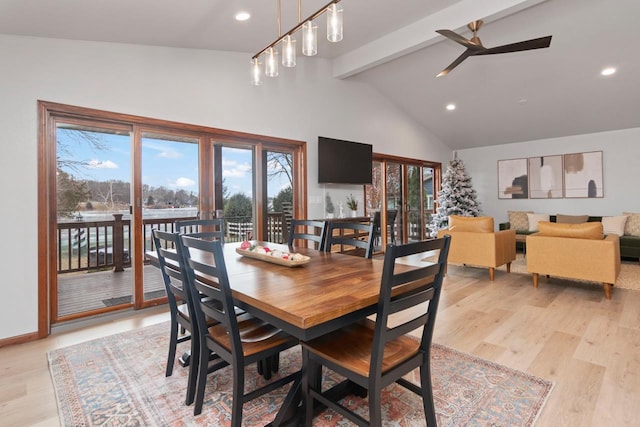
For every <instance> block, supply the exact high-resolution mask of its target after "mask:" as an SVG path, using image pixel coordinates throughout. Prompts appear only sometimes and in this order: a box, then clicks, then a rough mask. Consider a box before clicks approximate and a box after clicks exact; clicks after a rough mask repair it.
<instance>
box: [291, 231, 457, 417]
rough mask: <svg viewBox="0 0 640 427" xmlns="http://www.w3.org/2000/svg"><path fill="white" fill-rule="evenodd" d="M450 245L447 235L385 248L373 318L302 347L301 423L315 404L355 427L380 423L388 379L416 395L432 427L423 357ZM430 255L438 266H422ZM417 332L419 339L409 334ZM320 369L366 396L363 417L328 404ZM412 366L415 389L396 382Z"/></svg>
mask: <svg viewBox="0 0 640 427" xmlns="http://www.w3.org/2000/svg"><path fill="white" fill-rule="evenodd" d="M449 245H450V237H449V236H444V237H443V238H440V239H433V240H425V241H420V242H413V243H407V244H404V245H398V246H396V245H387V248H386V252H385V257H384V266H383V268H382V279H381V283H380V296H379V298H378V304H377V310H376V317H375V321H373V320H369V319H365V320H363V321H360V322H357V323H354V324H352V325H350V326H347V327H345V328H342V329H339V330H337V331H334V332H330V333H328V334H326V335H323V336H321V337H319V338H316V339H313V340H310V341H305V342H302V343H301V344H302V360H303V366H305V369H306V371H305V372H306V373H305V375H304V376H303V379H302V389H303V394H304V398H303V399H304V402H305V403H304V406H305V416H306V418H305V422H306V425H307V426H311V423H312V420H313V412H314V401H319V402H320V403H322V404H323V405H325V406H327V407H328V408H331V409H333V410H335V411H336V412H338V413H339V414H341V415H343V416H345V417H346V418H348V419H349V420H351V421H352V422H354V423H356V424H357V425H359V426H376V427H379V426H381V425H382V408H383V407H384V405H383V402H382V401H381V394H382V389H383V388H384V387H386V386H388V385H390V384H392V383H394V382H396V383H398V384H399V385H401V386H403V387H405V388H407V389H409V390H410V391H412V392H414V393H416V394H418V395H420V396H421V397H422V402H423V408H424V413H425V417H426V420H427V425H428V426H429V427H434V426H436V415H435V408H434V404H433V393H432V389H431V366H430V360H431V359H430V352H431V341H432V338H433V327H434V325H435V320H436V313H437V311H438V302H439V300H440V292H441V288H442V281H443V277H444V272H445V266H446V265H447V257H448V254H449ZM436 250H438V251H439V255H438V259H437V262H435V263H432V262H425V261H422V260H423V259H424V256H425V254H426V253H427V252H430V251H436ZM425 303H427V304H426V305H425ZM392 315H393V317H392ZM391 319H393V320H392V321H390V320H391ZM420 328H422V332H421V334H420V335H419V336H420V338H418V337H417V336H414V335H412V334H410V333H411V332H412V331H416V330H419V329H420ZM323 366H324V367H327V368H329V369H331V370H332V371H334V372H336V373H338V374H340V375H342V376H343V377H345V378H346V379H347V380H349V381H351V382H353V383H355V384H356V385H357V386H359V387H361V388H363V389H366V390H367V391H368V399H369V420H366V419H365V418H364V417H362V416H360V415H358V414H356V413H354V412H353V411H351V410H349V409H348V408H346V407H345V406H344V405H342V404H341V403H339V401H338V400H334V399H332V395H331V389H329V390H325V391H322V381H321V378H322V375H321V373H322V367H323ZM418 367H419V368H420V385H419V386H418V385H416V384H414V383H412V382H410V381H408V380H406V379H404V378H402V377H403V376H404V375H406V374H408V373H409V372H411V371H413V370H414V369H416V368H418Z"/></svg>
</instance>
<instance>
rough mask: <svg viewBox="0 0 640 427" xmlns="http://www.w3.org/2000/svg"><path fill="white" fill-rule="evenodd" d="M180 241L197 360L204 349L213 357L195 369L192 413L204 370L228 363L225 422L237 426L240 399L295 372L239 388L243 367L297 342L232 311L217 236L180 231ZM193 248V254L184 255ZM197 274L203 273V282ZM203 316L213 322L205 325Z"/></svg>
mask: <svg viewBox="0 0 640 427" xmlns="http://www.w3.org/2000/svg"><path fill="white" fill-rule="evenodd" d="M181 243H182V244H183V245H184V246H183V249H184V250H183V251H182V252H183V255H184V257H185V264H186V265H187V269H186V276H187V289H188V290H189V293H190V295H191V298H192V299H193V301H196V302H197V304H195V306H196V307H195V310H194V317H195V318H196V320H197V324H198V337H199V348H200V355H199V357H198V359H199V360H205V359H206V358H207V356H208V354H209V352H214V353H215V355H216V356H217V357H219V359H216V360H213V361H212V364H211V365H210V366H208V367H207V366H206V364H201V365H200V368H199V369H198V381H197V389H196V396H195V405H194V414H195V415H198V414H199V413H201V412H202V404H203V401H204V391H205V385H206V381H207V374H208V373H212V372H215V371H217V370H219V369H221V368H223V367H225V366H227V365H231V366H232V368H233V369H232V372H233V402H232V405H231V425H232V426H233V427H239V426H240V425H241V424H242V407H243V405H244V403H245V402H247V401H249V400H253V399H255V398H257V397H259V396H262V395H263V394H265V393H268V392H270V391H272V390H275V389H276V388H279V387H281V386H283V385H285V384H288V383H290V382H294V381H295V382H299V381H300V372H295V373H293V374H290V375H287V376H285V377H281V378H277V379H275V380H273V381H272V382H270V383H268V384H266V385H264V386H262V387H259V388H257V389H255V390H252V391H250V392H248V393H245V391H244V387H245V380H244V367H245V366H247V365H249V364H252V363H257V362H259V361H260V360H269V359H272V358H273V357H275V356H276V355H278V354H279V353H280V352H281V351H283V350H286V349H288V348H290V347H293V346H295V345H297V344H298V340H297V339H296V338H294V337H292V336H290V335H288V334H286V333H284V332H283V331H281V330H280V329H277V328H275V327H274V326H272V325H270V324H269V323H267V322H264V321H262V320H260V319H257V318H255V317H252V316H251V315H249V314H248V313H243V314H241V315H238V316H237V315H236V313H235V308H234V304H233V299H232V296H231V287H230V285H229V278H228V276H227V269H226V266H225V262H224V257H223V253H222V245H221V243H220V242H219V241H207V240H203V239H198V238H194V237H190V236H182V237H181ZM194 249H195V250H197V251H198V259H195V258H192V257H191V256H190V253H191V252H193V250H194ZM205 257H208V258H207V261H206V262H205V261H200V259H204V258H205ZM203 278H206V281H205V279H203ZM200 294H202V295H205V296H206V297H207V299H202V298H199V295H200ZM207 317H209V318H211V319H215V320H217V321H218V322H219V323H218V324H217V325H215V326H213V327H209V328H207V326H206V318H207ZM295 385H296V384H294V386H295ZM295 388H296V387H292V388H291V391H290V392H289V393H290V394H291V393H293V390H294V389H295ZM288 399H290V397H289V398H288Z"/></svg>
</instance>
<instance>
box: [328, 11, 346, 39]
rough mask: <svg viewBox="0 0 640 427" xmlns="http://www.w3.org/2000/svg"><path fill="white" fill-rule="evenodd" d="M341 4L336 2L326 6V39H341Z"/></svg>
mask: <svg viewBox="0 0 640 427" xmlns="http://www.w3.org/2000/svg"><path fill="white" fill-rule="evenodd" d="M342 12H343V9H342V6H340V5H339V4H337V3H334V4H332V5H331V6H329V7H328V8H327V40H329V41H330V42H334V43H335V42H339V41H340V40H342Z"/></svg>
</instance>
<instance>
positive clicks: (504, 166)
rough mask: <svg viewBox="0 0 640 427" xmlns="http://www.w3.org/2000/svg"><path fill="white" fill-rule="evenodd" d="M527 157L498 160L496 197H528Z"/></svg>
mask: <svg viewBox="0 0 640 427" xmlns="http://www.w3.org/2000/svg"><path fill="white" fill-rule="evenodd" d="M527 166H528V162H527V159H511V160H498V199H528V198H529V183H528V177H527V173H528V170H527Z"/></svg>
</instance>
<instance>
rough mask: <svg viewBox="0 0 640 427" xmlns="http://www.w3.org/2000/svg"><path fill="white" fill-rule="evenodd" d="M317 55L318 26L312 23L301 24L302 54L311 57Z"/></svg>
mask: <svg viewBox="0 0 640 427" xmlns="http://www.w3.org/2000/svg"><path fill="white" fill-rule="evenodd" d="M317 53H318V26H317V25H313V21H307V22H305V23H304V24H302V54H303V55H305V56H313V55H315V54H317Z"/></svg>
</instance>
